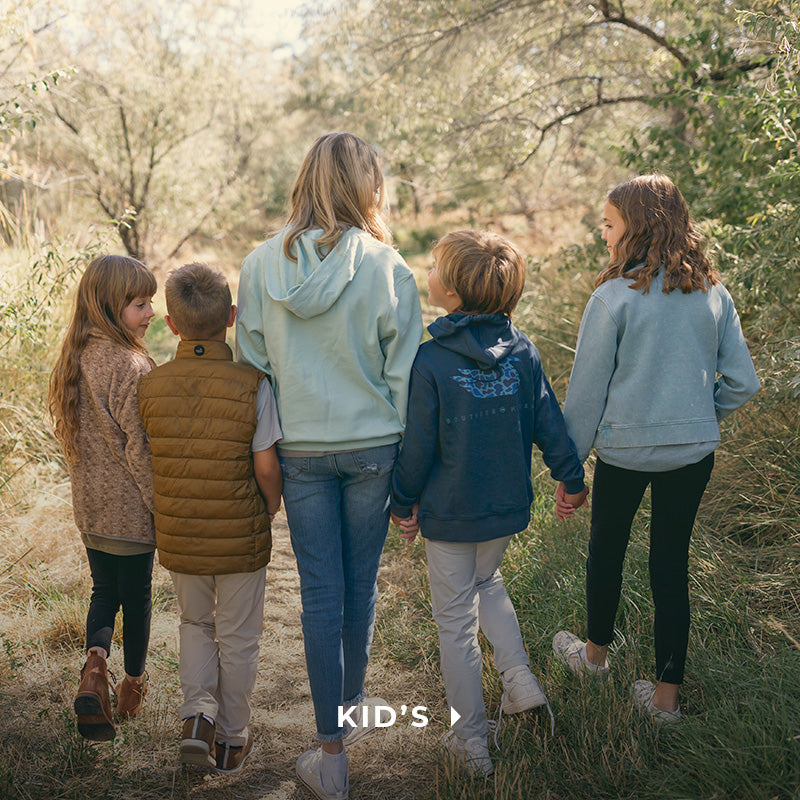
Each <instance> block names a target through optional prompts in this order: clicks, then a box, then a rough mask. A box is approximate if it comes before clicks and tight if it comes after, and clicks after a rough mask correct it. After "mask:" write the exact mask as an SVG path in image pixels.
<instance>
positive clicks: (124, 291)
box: [47, 256, 156, 464]
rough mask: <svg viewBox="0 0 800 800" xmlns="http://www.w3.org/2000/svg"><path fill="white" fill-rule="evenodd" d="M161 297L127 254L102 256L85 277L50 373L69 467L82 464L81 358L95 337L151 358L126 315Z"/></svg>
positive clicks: (53, 411) (54, 413)
mask: <svg viewBox="0 0 800 800" xmlns="http://www.w3.org/2000/svg"><path fill="white" fill-rule="evenodd" d="M155 293H156V278H155V275H153V273H152V272H151V271H150V270H149V269H148V268H147V267H146V266H145V265H144V264H142V263H141V261H137V260H136V259H135V258H129V257H128V256H99V257H98V258H95V259H94V260H93V261H92V262H91V263H90V264H89V266H88V267H86V271H85V272H84V273H83V276H82V277H81V280H80V282H79V283H78V291H77V292H76V294H75V305H74V309H73V313H72V319H71V320H70V323H69V327H68V328H67V333H66V335H65V336H64V341H63V343H62V345H61V353H60V355H59V356H58V360H57V361H56V364H55V367H54V368H53V371H52V373H51V374H50V389H49V392H48V397H47V408H48V411H49V412H50V416H51V417H52V418H53V421H54V423H55V432H56V438H57V439H58V441H59V443H60V444H61V447H62V449H63V451H64V457H65V458H66V460H67V463H68V464H73V463H77V462H78V461H80V452H79V451H78V399H79V391H78V385H79V382H80V377H81V362H80V356H81V352H82V351H83V348H84V347H85V346H86V343H87V342H88V340H89V336H90V335H91V334H93V333H95V334H100V335H102V336H105V337H107V338H108V339H111V341H113V342H116V343H117V344H119V345H120V346H122V347H127V348H129V349H130V350H135V351H136V352H137V353H143V354H144V355H147V350H145V348H144V347H143V346H142V344H141V342H140V341H139V340H138V339H136V337H135V336H134V335H133V334H132V333H131V332H130V331H128V330H127V329H126V328H125V326H124V325H123V324H122V321H121V320H122V312H123V310H124V309H125V307H126V306H127V305H128V304H130V303H131V302H132V301H133V300H134V299H135V298H137V297H152V296H153V295H154V294H155Z"/></svg>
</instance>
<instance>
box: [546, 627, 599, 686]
mask: <svg viewBox="0 0 800 800" xmlns="http://www.w3.org/2000/svg"><path fill="white" fill-rule="evenodd" d="M553 652H554V653H555V654H556V655H557V656H558V658H559V659H560V660H561V661H562V662H563V663H564V664H566V666H567V667H569V669H570V670H571V671H572V672H574V673H575V674H576V675H590V676H592V677H594V678H595V679H597V680H599V681H604V680H605V679H606V678H608V676H609V674H610V670H609V668H608V659H606V663H605V664H603V666H598V665H597V664H592V662H591V661H589V659H588V658H587V657H586V642H584V641H583V640H582V639H580V638H579V637H577V636H576V635H575V634H574V633H570V632H569V631H559V632H558V633H557V634H556V635H555V636H554V637H553Z"/></svg>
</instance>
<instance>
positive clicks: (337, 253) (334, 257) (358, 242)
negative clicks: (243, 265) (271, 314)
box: [266, 228, 364, 319]
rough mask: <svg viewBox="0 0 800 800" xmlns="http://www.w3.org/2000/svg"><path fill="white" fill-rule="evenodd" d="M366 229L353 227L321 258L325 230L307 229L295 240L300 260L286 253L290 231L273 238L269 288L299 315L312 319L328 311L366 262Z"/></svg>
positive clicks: (268, 273) (268, 290)
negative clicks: (285, 247) (318, 245)
mask: <svg viewBox="0 0 800 800" xmlns="http://www.w3.org/2000/svg"><path fill="white" fill-rule="evenodd" d="M363 235H364V234H363V231H361V230H360V229H358V228H349V229H348V230H346V231H345V232H344V234H342V238H341V239H340V240H339V241H338V242H337V244H336V246H335V247H334V248H333V249H332V250H331V251H330V252H329V253H327V254H326V255H324V256H322V257H320V255H319V254H318V253H317V248H316V244H317V241H318V240H319V238H320V237H321V236H322V231H321V230H320V229H319V228H315V229H313V230H310V231H306V232H305V233H303V234H302V235H301V236H300V237H298V238H297V239H296V240H295V244H294V247H295V253H296V255H297V261H292V260H291V259H289V258H287V257H286V256H285V254H284V253H283V241H284V239H285V237H286V231H284V233H282V234H281V235H279V236H276V237H275V238H274V239H272V240H271V242H270V244H271V246H272V247H274V248H275V252H274V256H277V257H275V258H274V260H273V262H272V268H271V269H270V270H268V271H267V273H266V290H267V292H268V294H269V296H270V297H271V298H272V299H273V300H275V301H276V302H277V303H280V304H281V305H283V306H285V307H286V308H287V309H288V310H289V311H291V312H292V313H293V314H294V315H295V316H297V317H300V318H301V319H310V318H311V317H316V316H318V315H319V314H323V313H324V312H325V311H327V310H328V309H329V308H330V307H331V306H332V305H333V304H334V303H335V302H336V301H337V300H338V299H339V297H340V296H341V294H342V292H343V291H344V290H345V289H346V288H347V286H348V285H349V284H350V283H351V282H352V280H353V278H354V277H355V274H356V272H357V271H358V268H359V267H360V266H361V263H362V261H363V251H364V243H363V239H362V236H363Z"/></svg>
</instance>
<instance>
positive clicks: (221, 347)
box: [175, 339, 233, 361]
mask: <svg viewBox="0 0 800 800" xmlns="http://www.w3.org/2000/svg"><path fill="white" fill-rule="evenodd" d="M175 358H205V359H208V360H211V361H233V351H232V350H231V349H230V347H228V345H227V344H225V342H216V341H211V340H209V339H203V340H196V339H195V340H192V341H180V342H178V350H177V351H176V353H175Z"/></svg>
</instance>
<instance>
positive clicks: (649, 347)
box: [564, 274, 760, 472]
mask: <svg viewBox="0 0 800 800" xmlns="http://www.w3.org/2000/svg"><path fill="white" fill-rule="evenodd" d="M662 282H663V274H659V275H658V276H656V278H655V279H654V280H653V283H652V285H651V288H650V291H649V292H647V293H643V292H642V291H640V290H634V289H631V288H630V284H631V283H632V281H631V280H630V279H628V278H616V279H614V280H611V281H607V282H606V283H604V284H602V285H601V286H599V287H598V288H597V289H596V290H595V292H594V293H593V294H592V296H591V298H589V302H588V303H587V305H586V310H585V311H584V314H583V319H582V320H581V325H580V330H579V332H578V344H577V348H576V353H575V363H574V365H573V368H572V374H571V376H570V382H569V389H568V391H567V397H566V401H565V403H564V417H565V419H566V422H567V429H568V431H569V435H570V437H571V438H572V440H573V442H574V443H575V446H576V447H577V449H578V457H579V458H580V459H581V460H585V459H586V457H587V456H588V455H589V450H590V449H591V448H592V447H595V448H596V450H597V454H598V456H599V457H600V458H601V459H602V460H603V461H605V462H606V463H609V464H612V465H614V466H618V467H623V468H625V469H633V470H643V471H656V472H657V471H664V470H669V469H676V468H678V467H681V466H685V465H686V464H692V463H695V462H697V461H699V460H700V459H701V458H703V457H704V456H706V455H708V453H710V452H712V451H713V450H714V449H715V448H716V446H717V445H718V444H719V438H720V434H719V424H718V422H719V420H721V419H722V418H723V417H725V416H727V415H728V414H730V413H731V412H733V411H734V410H735V409H737V408H739V406H741V405H743V404H744V403H745V402H746V401H747V400H749V399H750V398H751V397H752V396H753V395H754V394H755V393H756V392H757V391H758V389H759V387H760V383H759V380H758V378H757V377H756V372H755V369H754V367H753V361H752V359H751V358H750V353H749V351H748V349H747V344H746V343H745V340H744V337H743V335H742V329H741V326H740V324H739V317H738V315H737V313H736V309H735V308H734V305H733V300H732V299H731V296H730V294H728V291H727V290H726V289H725V287H724V286H722V284H720V283H717V284H715V285H714V286H710V287H708V290H707V291H705V292H703V291H697V290H696V291H693V292H691V293H689V294H684V293H683V292H681V291H680V290H679V289H676V290H674V291H672V292H670V293H669V294H664V292H662V291H661V286H662Z"/></svg>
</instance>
